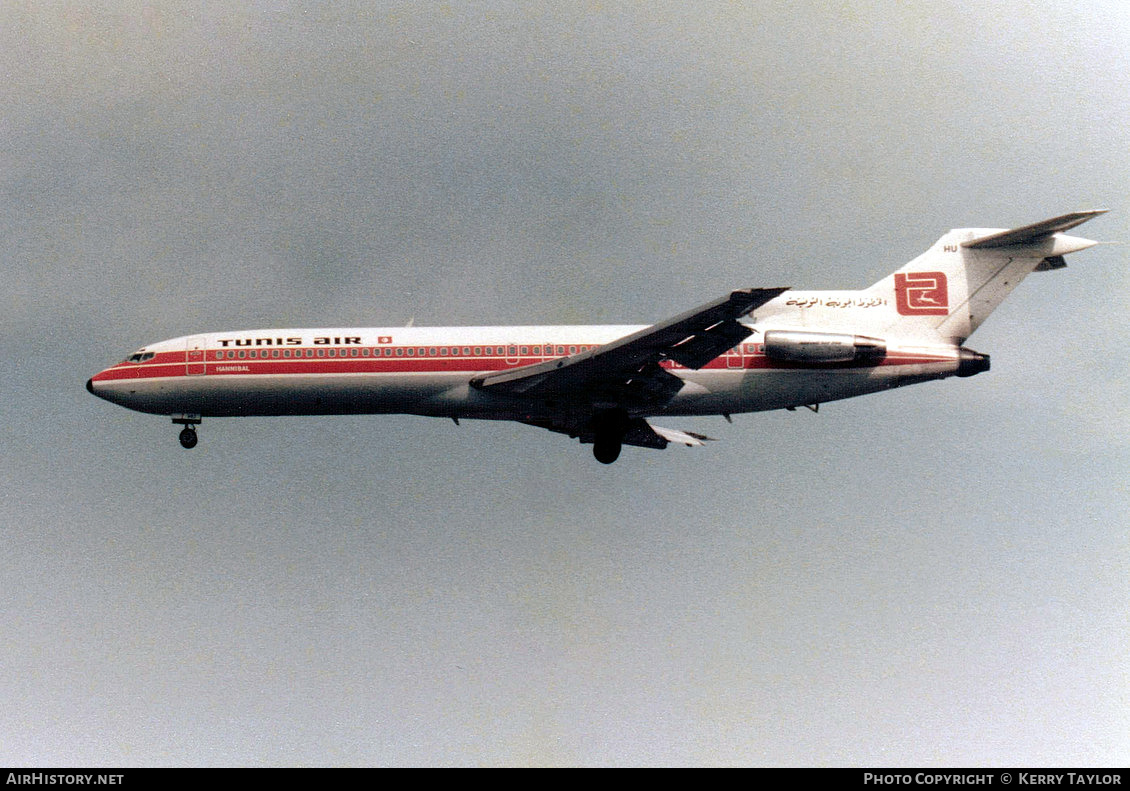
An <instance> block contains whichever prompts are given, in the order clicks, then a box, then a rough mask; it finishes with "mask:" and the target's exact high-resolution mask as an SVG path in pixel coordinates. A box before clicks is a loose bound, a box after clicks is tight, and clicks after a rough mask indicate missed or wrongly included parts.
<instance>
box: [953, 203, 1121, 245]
mask: <svg viewBox="0 0 1130 791" xmlns="http://www.w3.org/2000/svg"><path fill="white" fill-rule="evenodd" d="M1106 212H1107V209H1096V210H1094V211H1077V212H1072V213H1071V214H1064V215H1061V216H1059V217H1052V218H1051V219H1050V220H1044V221H1043V222H1037V223H1033V224H1031V225H1025V226H1024V227H1023V228H1015V229H1013V230H1011V231H1002V232H1000V233H994V234H990V235H989V236H982V237H981V238H980V239H973V240H971V241H968V242H965V243H963V244H962V245H961V246H962V247H971V248H974V249H980V248H986V247H1009V246H1011V245H1020V244H1032V243H1033V242H1038V241H1040V240H1041V239H1043V238H1045V237H1048V236H1051V235H1052V234H1055V233H1060V232H1062V231H1067V230H1070V229H1071V228H1074V227H1075V226H1076V225H1082V224H1083V223H1085V222H1087V220H1090V219H1091V218H1093V217H1097V216H1099V215H1100V214H1106Z"/></svg>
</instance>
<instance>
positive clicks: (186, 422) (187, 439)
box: [173, 415, 200, 449]
mask: <svg viewBox="0 0 1130 791" xmlns="http://www.w3.org/2000/svg"><path fill="white" fill-rule="evenodd" d="M173 422H174V423H176V424H177V425H179V426H184V428H183V429H181V432H180V437H179V439H180V446H181V447H182V448H185V449H189V448H195V447H196V441H197V436H196V429H195V428H194V427H195V426H198V425H199V424H200V418H199V417H195V416H190V415H174V416H173Z"/></svg>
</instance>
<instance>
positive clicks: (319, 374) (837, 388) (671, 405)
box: [88, 326, 960, 420]
mask: <svg viewBox="0 0 1130 791" xmlns="http://www.w3.org/2000/svg"><path fill="white" fill-rule="evenodd" d="M640 329H641V327H638V326H553V327H409V328H404V327H398V328H366V329H355V328H331V329H279V330H273V329H272V330H250V331H238V332H228V333H209V334H205V335H197V336H186V337H181V338H174V339H172V340H168V341H162V342H160V343H157V344H153V345H150V346H146V347H143V348H142V349H140V350H139V351H138V352H137V353H135V354H133V355H131V357H130V358H127V360H124V361H123V362H121V363H119V364H117V365H114V366H111V367H110V368H107V369H106V370H104V371H102V372H101V373H99V374H97V375H96V376H94V377H93V378H92V379H91V381H90V383H89V384H88V387H89V388H90V390H91V392H93V393H94V394H96V395H98V396H100V397H102V398H105V399H107V400H109V401H112V402H114V403H117V404H120V405H122V406H125V407H129V408H131V409H136V410H138V411H141V412H150V413H155V414H165V415H174V416H176V415H191V416H198V417H209V416H215V417H219V416H237V415H241V416H248V415H313V414H378V413H385V414H387V413H406V414H418V415H433V416H447V417H456V418H461V417H466V418H486V419H503V420H513V419H518V420H526V419H537V418H544V417H551V416H553V415H555V414H559V413H561V412H562V411H563V410H565V411H567V410H568V408H569V404H568V403H562V402H561V401H560V400H544V399H540V400H539V399H528V398H516V397H512V396H507V395H500V394H494V393H486V392H482V391H480V390H478V389H476V388H475V387H473V386H472V385H471V380H472V379H473V378H475V377H476V376H481V375H483V374H489V373H493V372H498V371H507V370H511V369H517V368H520V367H522V366H528V365H532V364H536V363H542V362H545V361H547V360H552V359H557V358H565V357H568V356H570V355H573V354H577V353H579V352H584V351H587V350H590V349H593V348H597V347H600V346H603V345H604V344H607V343H610V342H612V341H614V340H616V339H618V338H621V337H624V336H625V335H628V334H629V333H632V332H635V331H637V330H640ZM959 362H960V350H959V349H957V348H956V347H953V346H945V345H934V346H923V345H913V346H897V345H889V346H888V348H887V353H886V356H885V357H884V358H883V359H882V360H881V361H880V362H878V363H877V364H874V365H867V366H859V365H842V366H841V365H827V364H814V365H804V364H799V363H796V362H782V361H779V360H772V359H770V358H768V357H766V355H765V352H764V345H763V343H762V342H761V333H760V330H759V329H758V328H757V327H756V326H754V327H753V333H752V334H751V335H750V337H749V338H747V339H746V340H745V341H744V342H742V343H740V344H738V345H737V346H736V347H735V348H734V349H732V350H731V351H728V352H726V353H725V354H723V355H721V356H719V357H718V358H717V359H715V360H713V361H711V362H710V363H709V364H707V365H706V366H704V367H703V368H701V369H698V370H691V369H688V368H684V367H682V366H680V365H678V364H677V363H675V362H673V361H670V360H667V361H664V362H663V363H662V366H663V367H664V368H665V369H666V370H668V371H669V372H670V373H672V374H674V375H676V376H678V377H679V378H680V379H682V380H683V381H684V385H683V387H682V389H681V390H680V391H679V392H678V393H677V394H676V395H675V396H674V398H672V399H671V400H670V401H669V402H667V403H666V404H664V405H663V406H662V407H659V408H656V409H650V410H647V411H646V412H645V411H640V412H639V413H638V414H639V415H640V416H647V415H655V414H663V415H717V414H729V413H738V412H753V411H762V410H768V409H779V408H788V407H795V406H800V405H808V404H819V403H822V402H825V401H833V400H837V399H842V398H849V397H851V396H856V395H862V394H865V393H871V392H876V391H879V390H885V389H889V388H893V387H899V386H902V385H906V384H912V383H915V382H921V381H926V380H929V379H938V378H942V377H946V376H951V375H953V374H955V373H957V370H958V367H959Z"/></svg>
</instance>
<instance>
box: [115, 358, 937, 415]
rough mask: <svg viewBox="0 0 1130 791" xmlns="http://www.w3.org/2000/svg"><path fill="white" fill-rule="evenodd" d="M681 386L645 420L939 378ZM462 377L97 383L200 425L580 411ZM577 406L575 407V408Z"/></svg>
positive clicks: (815, 372) (798, 372)
mask: <svg viewBox="0 0 1130 791" xmlns="http://www.w3.org/2000/svg"><path fill="white" fill-rule="evenodd" d="M680 374H681V376H682V378H683V379H685V380H686V381H687V385H685V386H684V387H683V389H682V390H681V391H680V392H679V393H678V394H677V395H676V396H675V397H674V398H673V399H672V400H671V401H670V402H668V403H667V404H665V405H663V406H656V407H651V408H647V407H644V408H640V409H633V410H631V411H632V412H633V413H634V414H639V415H641V416H647V415H702V414H729V413H739V412H760V411H765V410H770V409H781V408H787V407H793V406H799V405H802V404H817V403H824V402H826V401H835V400H838V399H843V398H850V397H852V396H857V395H863V394H866V393H873V392H878V391H881V390H887V389H890V388H893V387H900V386H902V385H905V384H912V383H914V382H920V381H926V380H928V379H935V378H939V377H940V376H945V375H947V372H946V371H945V370H944V367H939V366H937V365H913V366H905V365H904V366H889V367H884V366H880V367H871V368H847V369H823V370H821V369H813V368H803V369H799V368H798V369H759V370H746V371H709V370H702V371H681V372H680ZM470 378H471V377H469V376H468V375H467V374H466V373H426V374H372V373H369V374H286V375H260V374H253V375H220V376H176V377H160V378H152V379H132V380H125V381H119V382H114V383H105V384H104V385H101V393H100V394H102V395H103V396H104V397H105V398H107V399H108V400H110V401H114V402H116V403H119V404H121V405H122V406H127V407H129V408H131V409H135V410H137V411H140V412H150V413H154V414H165V415H167V414H180V413H183V414H195V415H200V416H202V417H235V416H256V415H260V416H268V415H345V414H417V415H435V416H450V417H467V418H485V419H505V420H522V419H530V418H550V417H553V416H555V415H557V414H560V413H562V412H564V411H569V410H571V409H572V410H576V409H577V408H578V406H580V405H579V404H578V403H571V404H566V403H558V402H555V401H552V400H540V399H524V398H521V397H513V396H497V395H492V394H490V393H484V392H482V391H481V390H478V389H476V388H474V387H471V386H470V384H469V380H470ZM582 408H583V407H582Z"/></svg>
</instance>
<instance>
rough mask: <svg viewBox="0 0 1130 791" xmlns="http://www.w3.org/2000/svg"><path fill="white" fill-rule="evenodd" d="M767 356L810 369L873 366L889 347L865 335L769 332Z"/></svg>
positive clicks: (767, 333) (766, 335)
mask: <svg viewBox="0 0 1130 791" xmlns="http://www.w3.org/2000/svg"><path fill="white" fill-rule="evenodd" d="M765 356H766V357H768V358H769V359H770V360H777V361H780V362H789V363H805V364H808V365H813V364H816V365H820V364H833V363H855V364H858V365H874V364H875V363H877V362H879V361H880V360H882V359H883V358H884V357H886V356H887V344H886V343H884V342H883V341H882V340H880V339H879V338H869V337H867V336H866V335H845V334H840V333H831V332H800V331H793V330H769V331H768V332H766V333H765Z"/></svg>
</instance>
